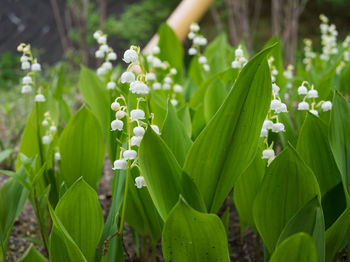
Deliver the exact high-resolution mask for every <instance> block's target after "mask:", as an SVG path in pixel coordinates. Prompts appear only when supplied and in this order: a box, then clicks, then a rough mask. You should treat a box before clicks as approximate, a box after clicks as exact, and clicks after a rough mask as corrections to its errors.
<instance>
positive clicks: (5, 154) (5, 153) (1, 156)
mask: <svg viewBox="0 0 350 262" xmlns="http://www.w3.org/2000/svg"><path fill="white" fill-rule="evenodd" d="M12 153H13V149H5V150H3V151H1V152H0V163H1V162H3V161H4V160H6V159H7V158H8V157H9V156H10V155H11V154H12Z"/></svg>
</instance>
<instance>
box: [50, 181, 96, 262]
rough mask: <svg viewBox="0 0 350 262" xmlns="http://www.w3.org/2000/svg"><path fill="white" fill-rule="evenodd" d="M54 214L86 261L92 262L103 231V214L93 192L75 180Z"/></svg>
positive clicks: (83, 183)
mask: <svg viewBox="0 0 350 262" xmlns="http://www.w3.org/2000/svg"><path fill="white" fill-rule="evenodd" d="M55 213H56V215H57V217H58V218H59V220H60V221H61V223H62V225H63V226H64V228H65V229H66V230H67V232H68V233H69V235H70V236H71V237H72V239H73V240H74V242H75V243H76V244H77V246H78V247H79V248H80V250H81V251H82V253H83V254H84V256H85V258H86V259H87V261H94V257H95V251H96V247H97V244H98V242H99V240H100V237H101V235H102V230H103V213H102V208H101V206H100V203H99V201H98V196H97V193H96V192H95V190H94V189H93V188H91V187H90V186H89V185H88V184H87V183H86V182H85V181H84V180H83V179H79V180H77V181H76V182H75V183H74V184H73V185H72V186H71V187H70V188H69V189H68V190H67V192H66V193H65V194H64V195H63V197H62V198H61V199H60V201H59V202H58V204H57V206H56V210H55ZM52 245H53V246H54V245H56V243H55V242H53V243H52Z"/></svg>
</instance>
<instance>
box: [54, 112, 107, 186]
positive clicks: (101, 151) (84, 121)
mask: <svg viewBox="0 0 350 262" xmlns="http://www.w3.org/2000/svg"><path fill="white" fill-rule="evenodd" d="M60 153H61V162H60V165H61V174H62V177H63V179H64V180H65V182H66V183H67V185H68V186H70V185H72V184H73V183H74V182H75V181H76V180H77V179H78V178H79V177H83V178H84V180H85V181H86V182H87V183H89V184H90V186H92V187H93V188H95V189H96V188H97V187H98V184H99V182H100V177H101V175H102V167H103V160H104V157H105V148H104V144H103V137H102V132H101V128H100V125H99V122H98V120H97V118H96V117H95V116H94V114H93V113H92V112H91V111H90V110H88V109H87V108H86V107H85V106H83V107H82V108H81V109H80V110H79V111H78V112H77V113H76V114H75V115H74V116H73V117H72V118H71V119H70V121H69V122H68V124H67V126H66V128H65V129H64V131H63V132H62V134H61V138H60Z"/></svg>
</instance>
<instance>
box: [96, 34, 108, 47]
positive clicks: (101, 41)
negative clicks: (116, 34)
mask: <svg viewBox="0 0 350 262" xmlns="http://www.w3.org/2000/svg"><path fill="white" fill-rule="evenodd" d="M106 42H107V37H106V36H105V35H100V36H99V38H97V43H99V44H100V45H103V44H106Z"/></svg>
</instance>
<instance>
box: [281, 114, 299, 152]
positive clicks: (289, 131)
mask: <svg viewBox="0 0 350 262" xmlns="http://www.w3.org/2000/svg"><path fill="white" fill-rule="evenodd" d="M278 119H279V121H280V122H281V123H283V124H284V127H285V129H286V131H285V132H283V133H280V134H279V136H280V138H281V142H282V145H283V148H285V147H287V146H288V144H289V143H290V144H291V145H292V146H294V147H295V146H296V145H297V140H298V138H297V133H296V131H295V128H294V125H293V122H292V120H291V119H290V116H289V113H279V114H278Z"/></svg>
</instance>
